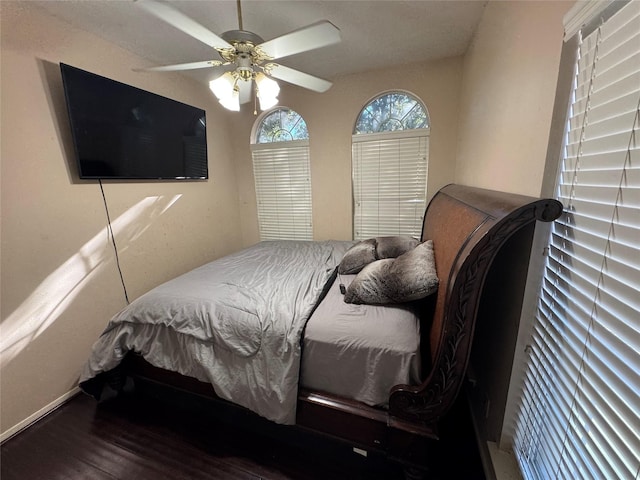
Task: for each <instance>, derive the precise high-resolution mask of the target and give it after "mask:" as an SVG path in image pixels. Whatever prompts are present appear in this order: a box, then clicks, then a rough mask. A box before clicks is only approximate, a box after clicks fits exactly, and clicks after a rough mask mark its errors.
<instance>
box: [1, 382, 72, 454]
mask: <svg viewBox="0 0 640 480" xmlns="http://www.w3.org/2000/svg"><path fill="white" fill-rule="evenodd" d="M78 393H80V389H79V388H78V387H74V388H72V389H71V390H70V391H68V392H67V393H65V394H64V395H62V396H61V397H59V398H57V399H55V400H54V401H53V402H51V403H50V404H49V405H46V406H44V407H42V408H41V409H40V410H38V411H37V412H35V413H34V414H32V415H29V416H28V417H27V418H25V419H24V420H22V421H21V422H18V423H17V424H16V425H14V426H13V427H11V428H9V429H8V430H5V431H4V432H2V433H0V443H3V442H4V441H5V440H8V439H9V438H11V437H13V436H14V435H16V434H17V433H19V432H21V431H22V430H24V429H25V428H27V427H28V426H29V425H31V424H33V423H35V422H37V421H38V420H40V419H41V418H42V417H44V416H46V415H48V414H49V413H51V412H53V411H54V410H55V409H56V408H58V407H59V406H61V405H62V404H63V403H65V402H66V401H68V400H69V399H71V398H72V397H75V396H76V395H77V394H78Z"/></svg>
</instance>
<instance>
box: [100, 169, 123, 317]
mask: <svg viewBox="0 0 640 480" xmlns="http://www.w3.org/2000/svg"><path fill="white" fill-rule="evenodd" d="M98 184H99V185H100V192H101V193H102V201H103V202H104V211H105V212H106V213H107V229H108V231H109V235H110V236H111V243H113V251H114V253H115V257H116V267H118V273H119V274H120V282H121V283H122V290H123V291H124V299H125V301H126V302H127V305H129V295H128V294H127V286H126V285H125V283H124V276H123V275H122V269H121V268H120V258H119V257H118V247H117V245H116V236H115V235H114V234H113V228H111V217H110V216H109V207H108V206H107V197H106V196H105V194H104V188H103V186H102V180H101V179H98Z"/></svg>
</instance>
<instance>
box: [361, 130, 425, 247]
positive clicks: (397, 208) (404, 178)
mask: <svg viewBox="0 0 640 480" xmlns="http://www.w3.org/2000/svg"><path fill="white" fill-rule="evenodd" d="M428 134H429V129H428V128H422V129H419V130H410V131H403V132H394V133H391V132H390V133H382V134H371V135H354V137H353V146H352V150H353V151H352V162H353V195H354V220H353V221H354V239H356V240H362V239H366V238H371V237H375V236H380V235H412V236H414V237H416V238H420V236H421V233H422V217H423V215H424V211H425V208H426V198H427V190H426V185H427V168H428V151H429V136H428Z"/></svg>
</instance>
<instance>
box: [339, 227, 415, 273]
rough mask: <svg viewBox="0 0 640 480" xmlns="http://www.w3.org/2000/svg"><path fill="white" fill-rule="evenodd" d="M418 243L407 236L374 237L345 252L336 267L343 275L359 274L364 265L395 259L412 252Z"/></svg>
mask: <svg viewBox="0 0 640 480" xmlns="http://www.w3.org/2000/svg"><path fill="white" fill-rule="evenodd" d="M419 244H420V241H418V240H417V239H415V238H413V237H411V236H409V235H396V236H389V237H375V238H370V239H368V240H363V241H361V242H358V243H356V244H355V245H354V246H353V247H351V248H350V249H349V250H347V253H345V254H344V257H342V261H341V262H340V265H339V266H338V273H340V274H343V275H348V274H355V273H358V272H360V271H361V270H362V269H363V268H364V267H365V266H366V265H369V264H370V263H372V262H375V261H376V260H381V259H383V258H396V257H399V256H400V255H402V254H403V253H406V252H408V251H410V250H413V249H414V248H415V247H416V246H418V245H419Z"/></svg>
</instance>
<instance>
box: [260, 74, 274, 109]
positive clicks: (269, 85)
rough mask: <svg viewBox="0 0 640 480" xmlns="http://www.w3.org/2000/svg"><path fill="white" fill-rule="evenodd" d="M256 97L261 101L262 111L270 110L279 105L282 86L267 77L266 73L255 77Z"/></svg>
mask: <svg viewBox="0 0 640 480" xmlns="http://www.w3.org/2000/svg"><path fill="white" fill-rule="evenodd" d="M255 80H256V95H257V97H258V99H259V100H260V110H263V111H264V110H268V109H269V108H271V107H273V106H274V105H276V104H277V103H278V93H280V85H278V82H276V81H275V80H273V79H271V78H269V77H267V76H266V75H265V74H264V73H258V74H256V76H255Z"/></svg>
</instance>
